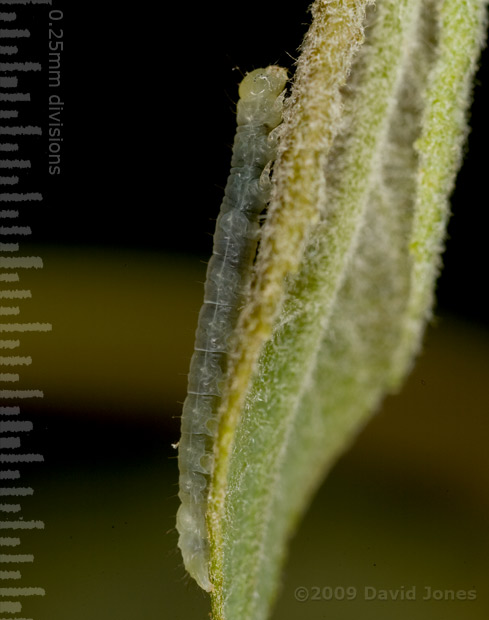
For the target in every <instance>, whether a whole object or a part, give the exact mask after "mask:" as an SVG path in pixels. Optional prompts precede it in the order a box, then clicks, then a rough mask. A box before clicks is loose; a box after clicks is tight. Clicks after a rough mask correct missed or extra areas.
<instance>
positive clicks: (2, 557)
mask: <svg viewBox="0 0 489 620" xmlns="http://www.w3.org/2000/svg"><path fill="white" fill-rule="evenodd" d="M4 562H5V564H7V563H9V564H18V563H21V562H22V563H24V562H34V556H33V555H32V554H31V553H29V554H28V553H16V554H11V553H8V554H7V553H2V554H0V564H3V563H4ZM16 620H18V619H16Z"/></svg>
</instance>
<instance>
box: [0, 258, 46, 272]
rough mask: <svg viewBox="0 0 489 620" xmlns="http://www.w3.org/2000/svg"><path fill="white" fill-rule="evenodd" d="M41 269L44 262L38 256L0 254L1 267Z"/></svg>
mask: <svg viewBox="0 0 489 620" xmlns="http://www.w3.org/2000/svg"><path fill="white" fill-rule="evenodd" d="M32 267H33V268H34V269H42V268H43V267H44V263H43V262H42V258H41V257H40V256H16V257H15V258H14V257H12V258H11V257H10V256H0V268H1V269H19V268H20V269H31V268H32Z"/></svg>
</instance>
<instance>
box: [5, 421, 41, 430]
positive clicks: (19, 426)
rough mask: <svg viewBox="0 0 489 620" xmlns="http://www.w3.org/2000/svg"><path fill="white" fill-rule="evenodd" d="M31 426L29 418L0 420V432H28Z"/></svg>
mask: <svg viewBox="0 0 489 620" xmlns="http://www.w3.org/2000/svg"><path fill="white" fill-rule="evenodd" d="M33 428H34V426H33V424H32V422H30V421H29V420H26V421H25V422H24V421H23V422H17V421H16V420H7V422H2V421H1V420H0V433H29V432H30V431H32V429H33Z"/></svg>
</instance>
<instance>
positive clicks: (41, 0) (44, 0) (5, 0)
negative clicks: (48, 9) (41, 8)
mask: <svg viewBox="0 0 489 620" xmlns="http://www.w3.org/2000/svg"><path fill="white" fill-rule="evenodd" d="M2 4H9V5H12V4H53V0H0V5H2Z"/></svg>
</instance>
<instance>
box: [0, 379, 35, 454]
mask: <svg viewBox="0 0 489 620" xmlns="http://www.w3.org/2000/svg"><path fill="white" fill-rule="evenodd" d="M1 392H2V390H0V396H1ZM0 463H44V457H43V455H42V454H0Z"/></svg>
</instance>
